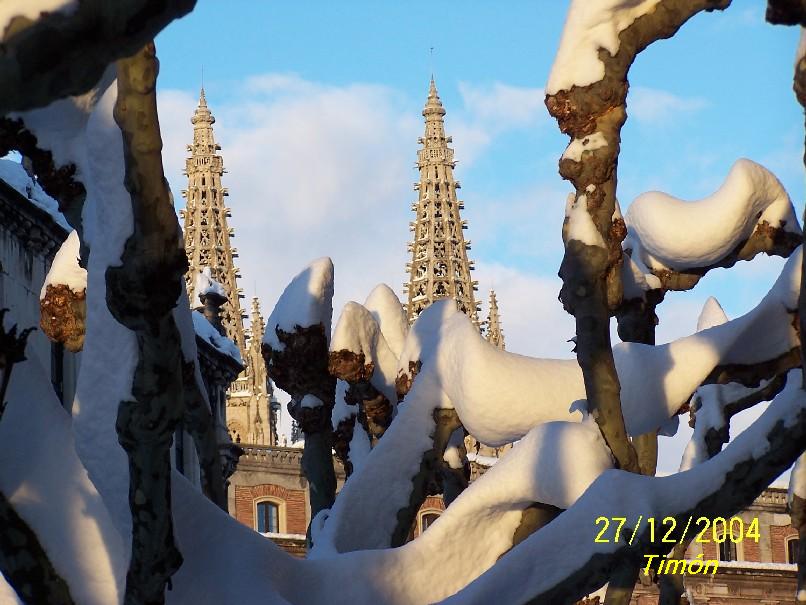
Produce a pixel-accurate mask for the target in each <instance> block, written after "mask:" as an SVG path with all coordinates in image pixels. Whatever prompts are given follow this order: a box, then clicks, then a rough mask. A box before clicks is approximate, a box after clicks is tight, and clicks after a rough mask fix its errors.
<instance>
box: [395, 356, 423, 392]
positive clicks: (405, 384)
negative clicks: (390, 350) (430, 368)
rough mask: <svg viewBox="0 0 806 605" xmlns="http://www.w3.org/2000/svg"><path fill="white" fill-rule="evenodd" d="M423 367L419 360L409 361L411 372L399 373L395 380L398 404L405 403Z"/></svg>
mask: <svg viewBox="0 0 806 605" xmlns="http://www.w3.org/2000/svg"><path fill="white" fill-rule="evenodd" d="M422 366H423V364H422V362H421V361H420V360H419V359H418V360H417V361H409V371H408V372H402V371H401V372H400V373H398V375H397V378H395V391H396V392H397V401H398V403H399V402H401V401H403V398H404V397H405V396H406V394H407V393H408V392H409V391H410V390H411V385H412V383H413V382H414V379H415V378H416V377H417V374H419V373H420V368H421V367H422Z"/></svg>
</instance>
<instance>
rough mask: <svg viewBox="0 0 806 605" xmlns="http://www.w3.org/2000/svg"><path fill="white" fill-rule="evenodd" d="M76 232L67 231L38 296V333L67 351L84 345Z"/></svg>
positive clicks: (83, 281) (83, 280) (83, 279)
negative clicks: (61, 344) (40, 328)
mask: <svg viewBox="0 0 806 605" xmlns="http://www.w3.org/2000/svg"><path fill="white" fill-rule="evenodd" d="M80 246H81V243H80V241H79V238H78V232H77V231H75V230H74V231H71V232H70V235H68V236H67V239H66V240H65V241H64V243H62V245H61V247H60V248H59V251H58V252H57V253H56V256H55V257H54V259H53V264H52V265H51V267H50V271H48V274H47V276H46V277H45V283H44V284H43V285H42V291H41V292H40V294H39V298H40V300H39V308H40V322H39V325H40V326H41V327H42V331H43V332H44V333H45V334H46V335H47V336H48V338H50V339H51V340H52V341H54V342H61V343H63V344H64V346H65V348H66V349H67V350H68V351H73V352H76V351H80V350H81V348H82V347H83V346H84V331H85V320H86V317H87V302H86V298H87V270H86V269H84V268H83V267H82V266H81V265H80V264H79V261H80V251H79V249H80Z"/></svg>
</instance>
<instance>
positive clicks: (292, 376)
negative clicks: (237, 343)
mask: <svg viewBox="0 0 806 605" xmlns="http://www.w3.org/2000/svg"><path fill="white" fill-rule="evenodd" d="M269 329H271V328H269ZM275 331H276V334H277V338H278V339H279V341H280V342H281V343H282V345H283V349H282V350H280V351H278V350H275V349H272V348H271V347H270V346H269V345H267V344H266V343H265V342H264V343H263V346H262V351H263V358H264V359H265V360H266V369H267V371H268V374H269V376H270V378H271V379H272V380H273V381H274V382H275V384H276V385H277V386H278V387H280V388H281V389H282V390H284V391H285V392H286V393H288V394H289V395H291V398H292V399H294V400H295V401H302V398H303V397H304V396H305V395H308V394H311V395H314V396H315V397H317V398H319V399H320V400H321V401H322V402H323V403H324V404H325V405H326V406H327V407H329V408H332V407H333V403H334V398H335V389H336V379H335V378H334V377H333V376H331V375H330V373H329V372H328V359H329V357H328V345H327V336H326V335H325V328H324V326H323V325H322V324H316V325H313V326H307V327H302V326H294V331H293V332H285V331H283V330H281V329H279V328H275Z"/></svg>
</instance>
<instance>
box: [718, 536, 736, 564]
mask: <svg viewBox="0 0 806 605" xmlns="http://www.w3.org/2000/svg"><path fill="white" fill-rule="evenodd" d="M737 559H738V557H737V556H736V544H734V543H733V542H731V540H730V537H727V539H726V540H725V541H724V542H722V543H721V544H720V545H719V560H720V561H736V560H737Z"/></svg>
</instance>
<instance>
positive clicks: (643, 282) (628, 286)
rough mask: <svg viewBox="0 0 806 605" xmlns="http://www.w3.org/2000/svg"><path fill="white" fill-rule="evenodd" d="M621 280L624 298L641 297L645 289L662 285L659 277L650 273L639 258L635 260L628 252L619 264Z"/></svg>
mask: <svg viewBox="0 0 806 605" xmlns="http://www.w3.org/2000/svg"><path fill="white" fill-rule="evenodd" d="M621 281H622V285H623V287H624V299H625V300H630V299H633V298H643V297H644V295H645V294H646V292H647V291H649V290H659V289H660V288H661V287H663V284H662V283H661V281H660V279H658V278H657V277H656V276H655V275H652V274H651V273H650V272H649V270H648V269H647V268H646V267H645V266H644V264H643V263H642V262H641V261H640V259H639V260H638V261H637V262H636V261H635V260H633V259H632V257H631V256H630V255H629V254H625V255H624V263H623V264H622V265H621Z"/></svg>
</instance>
